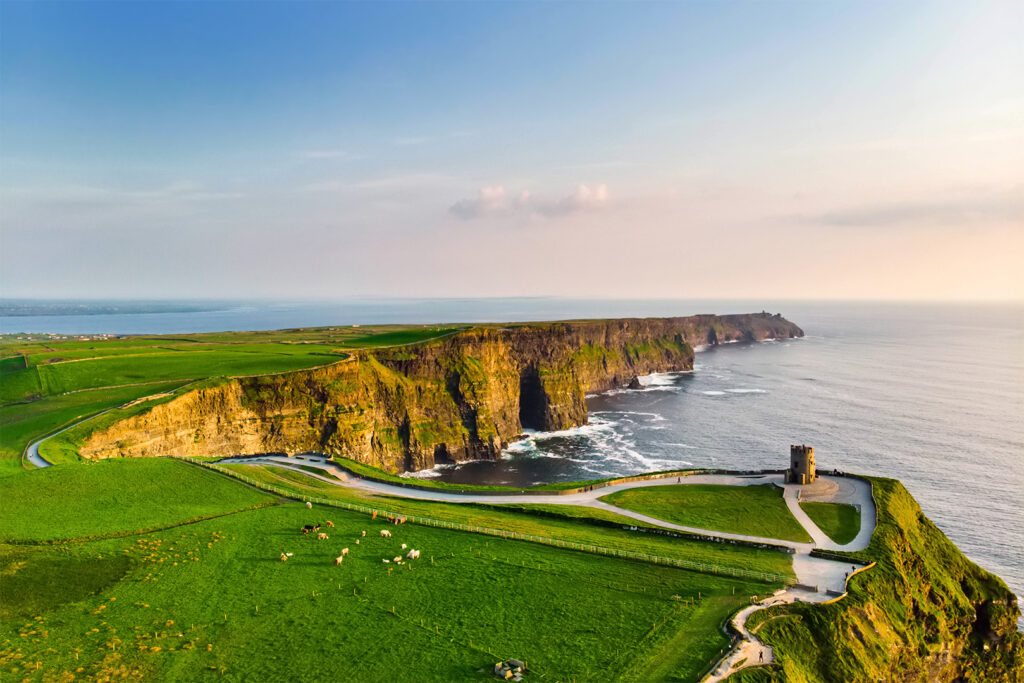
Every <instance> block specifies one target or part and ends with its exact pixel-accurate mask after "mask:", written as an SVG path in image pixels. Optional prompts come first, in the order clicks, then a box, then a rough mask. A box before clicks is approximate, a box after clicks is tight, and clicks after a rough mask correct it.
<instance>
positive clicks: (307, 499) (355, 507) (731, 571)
mask: <svg viewBox="0 0 1024 683" xmlns="http://www.w3.org/2000/svg"><path fill="white" fill-rule="evenodd" d="M174 458H175V459H176V460H182V461H184V462H189V463H192V464H193V465H198V466H199V467H205V468H207V469H211V470H214V471H216V472H221V473H222V474H225V475H227V476H229V477H232V478H234V479H238V480H239V481H243V482H245V483H246V484H249V485H250V486H255V487H256V488H259V489H263V490H264V491H269V492H270V493H274V494H277V495H279V496H281V497H283V498H290V499H292V500H298V501H302V502H304V503H314V504H316V505H326V506H329V507H336V508H342V509H344V510H351V511H353V512H361V513H364V514H368V515H371V516H374V517H377V516H379V517H383V518H384V519H387V520H389V521H401V522H405V521H408V522H412V523H413V524H421V525H424V526H432V527H436V528H439V529H452V530H455V531H467V532H470V533H474V534H484V535H486V536H496V537H499V538H504V539H510V540H515V541H527V542H529V543H538V544H541V545H548V546H552V547H555V548H565V549H567V550H576V551H579V552H585V553H591V554H594V555H605V556H610V557H618V558H623V559H629V560H638V561H640V562H648V563H651V564H659V565H667V566H669V567H676V568H678V569H688V570H690V571H695V572H700V573H703V574H715V575H719V576H731V577H734V578H738V579H750V580H753V581H762V582H765V583H782V584H786V585H789V584H793V583H795V579H792V578H790V577H788V576H784V575H782V574H775V573H770V572H758V571H754V570H751V569H740V568H737V567H723V566H720V565H715V564H708V563H705V562H694V561H693V560H684V559H679V558H672V557H663V556H660V555H651V554H648V553H641V552H635V551H630V550H619V549H617V548H606V547H604V546H599V545H591V544H588V543H577V542H575V541H566V540H562V539H558V538H549V537H547V536H537V535H534V534H523V533H519V532H518V531H506V530H504V529H491V528H489V527H483V526H475V525H471V524H463V523H461V522H450V521H447V520H442V519H434V518H432V517H422V516H420V515H401V514H397V513H395V512H392V511H389V510H382V509H379V508H373V507H369V506H367V505H359V504H356V503H346V502H343V501H339V500H331V499H329V498H320V497H318V496H307V495H304V494H301V493H298V492H296V491H289V490H287V489H282V488H280V487H278V486H272V485H270V484H266V483H264V482H261V481H258V480H256V479H253V478H251V477H247V476H245V475H244V474H239V473H237V472H233V471H231V470H229V469H227V468H225V467H221V466H220V465H216V464H214V463H210V462H205V461H203V460H197V459H195V458H190V457H188V456H174Z"/></svg>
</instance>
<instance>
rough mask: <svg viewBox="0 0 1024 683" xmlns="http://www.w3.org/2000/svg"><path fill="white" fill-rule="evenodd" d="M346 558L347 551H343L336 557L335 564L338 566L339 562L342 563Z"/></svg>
mask: <svg viewBox="0 0 1024 683" xmlns="http://www.w3.org/2000/svg"><path fill="white" fill-rule="evenodd" d="M344 559H345V553H342V554H341V555H338V556H337V557H336V558H334V566H335V567H337V566H338V565H339V564H341V562H342V560H344Z"/></svg>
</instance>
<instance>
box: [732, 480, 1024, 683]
mask: <svg viewBox="0 0 1024 683" xmlns="http://www.w3.org/2000/svg"><path fill="white" fill-rule="evenodd" d="M872 486H873V490H874V496H875V500H876V503H877V508H878V526H877V527H876V530H875V533H874V536H873V537H872V540H871V545H870V547H868V549H867V550H864V551H862V552H859V553H851V554H850V555H851V556H852V557H859V558H863V559H872V560H875V561H877V565H876V566H875V567H873V568H871V569H870V570H868V571H865V572H862V573H860V574H857V575H856V576H855V577H853V578H852V579H851V580H850V583H849V595H848V596H847V597H846V598H844V599H842V600H840V601H838V602H835V603H833V604H830V605H821V606H812V605H807V604H793V605H786V606H778V607H772V608H770V609H768V610H764V611H761V612H757V613H756V614H755V615H754V616H753V617H752V618H751V620H750V621H749V622H748V624H747V626H748V628H756V629H757V631H756V632H757V635H758V637H760V638H762V639H763V640H764V641H765V642H766V643H768V644H769V645H771V646H773V647H774V648H775V653H776V658H777V665H776V666H774V667H772V668H770V669H763V670H761V671H760V672H752V673H749V674H744V675H742V676H739V677H737V680H740V681H763V680H772V681H807V682H817V681H836V680H843V681H878V680H885V681H949V680H964V681H986V682H997V681H1005V682H1011V681H1019V680H1020V679H1021V676H1022V672H1024V635H1022V634H1020V633H1018V632H1017V626H1016V620H1017V617H1018V615H1019V611H1018V609H1017V602H1016V598H1015V597H1014V596H1013V593H1011V592H1010V591H1009V589H1007V587H1006V585H1005V584H1004V583H1003V582H1002V581H1001V580H1000V579H999V578H998V577H997V576H995V575H993V574H990V573H989V572H987V571H985V570H984V569H982V568H980V567H978V566H977V565H976V564H974V563H973V562H971V561H970V560H968V559H967V558H966V557H964V555H963V554H962V553H961V552H960V551H959V550H958V549H957V547H956V546H955V545H953V543H952V542H950V540H949V539H948V538H946V536H945V535H944V534H943V533H942V532H941V531H940V530H939V529H938V528H937V527H936V526H935V525H934V524H933V523H932V522H931V521H930V520H929V519H928V518H927V517H925V516H924V514H923V513H922V512H921V508H920V507H919V506H918V504H917V502H916V501H915V500H914V499H913V497H912V496H911V495H910V494H909V493H908V492H907V490H906V489H905V488H904V487H903V485H902V484H900V483H899V482H898V481H895V480H892V479H879V478H874V479H872Z"/></svg>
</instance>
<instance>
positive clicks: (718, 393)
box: [700, 391, 725, 396]
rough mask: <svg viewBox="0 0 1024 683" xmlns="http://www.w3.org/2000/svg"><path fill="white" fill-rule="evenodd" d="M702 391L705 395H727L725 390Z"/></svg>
mask: <svg viewBox="0 0 1024 683" xmlns="http://www.w3.org/2000/svg"><path fill="white" fill-rule="evenodd" d="M700 393H702V394H704V395H705V396H725V392H724V391H702V392H700Z"/></svg>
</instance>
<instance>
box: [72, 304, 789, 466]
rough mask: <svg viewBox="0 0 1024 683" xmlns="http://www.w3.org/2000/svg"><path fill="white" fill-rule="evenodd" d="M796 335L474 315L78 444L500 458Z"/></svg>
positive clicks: (780, 329) (88, 452) (90, 454)
mask: <svg viewBox="0 0 1024 683" xmlns="http://www.w3.org/2000/svg"><path fill="white" fill-rule="evenodd" d="M799 336H803V332H802V331H801V330H800V328H799V327H797V326H796V325H794V324H793V323H791V322H789V321H787V320H785V319H784V318H782V317H781V316H778V315H770V314H767V313H760V314H751V315H726V316H715V315H699V316H690V317H685V318H649V319H621V320H594V321H570V322H557V323H526V324H514V325H482V326H477V327H473V328H471V329H468V330H465V331H463V332H460V333H458V334H456V335H453V336H451V337H447V338H445V339H443V340H439V341H435V342H427V343H423V344H418V345H414V346H403V347H394V348H387V349H376V350H373V351H368V350H367V351H360V352H358V353H356V355H355V356H353V357H352V358H351V359H348V360H346V361H342V362H339V363H335V364H333V365H328V366H325V367H321V368H316V369H313V370H302V371H297V372H291V373H286V374H280V375H267V376H261V377H247V378H236V379H232V380H228V381H226V382H224V383H221V384H219V385H217V386H212V387H209V388H203V389H196V390H194V391H190V392H188V393H185V394H183V395H181V396H179V397H177V398H175V399H174V400H171V401H169V402H166V403H163V404H160V405H155V406H153V407H152V408H150V409H149V410H147V411H146V412H144V413H141V414H138V415H135V416H134V417H130V418H127V419H124V420H121V421H119V422H115V423H114V424H112V425H110V426H107V427H105V428H102V429H100V430H98V431H96V432H94V433H92V434H91V435H90V436H89V437H88V438H87V439H86V441H85V443H84V444H83V445H82V447H81V448H80V453H81V454H82V456H84V457H86V458H108V457H118V456H157V455H192V456H208V455H231V454H241V453H260V452H271V451H277V452H301V451H309V450H316V451H322V452H324V453H328V454H334V455H343V456H346V457H349V458H353V459H356V460H359V461H361V462H364V463H367V464H370V465H374V466H376V467H380V468H382V469H385V470H387V471H390V472H399V471H407V470H419V469H423V468H427V467H432V466H433V465H434V464H435V463H438V462H451V461H460V460H466V459H472V458H495V457H497V456H498V455H499V454H500V452H501V449H502V448H504V447H505V446H506V445H507V444H508V442H509V440H511V439H514V438H515V437H516V436H518V435H519V434H520V433H521V432H522V431H523V429H524V428H533V429H541V430H552V429H566V428H569V427H574V426H579V425H583V424H586V422H587V406H586V401H585V396H586V395H587V394H588V393H593V392H600V391H604V390H607V389H611V388H614V387H619V386H625V385H627V384H629V383H630V381H631V380H632V379H633V378H634V377H636V376H638V375H646V374H650V373H653V372H671V371H682V370H690V369H692V368H693V347H694V346H696V345H714V344H720V343H724V342H731V341H755V340H763V339H775V338H791V337H799Z"/></svg>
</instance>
